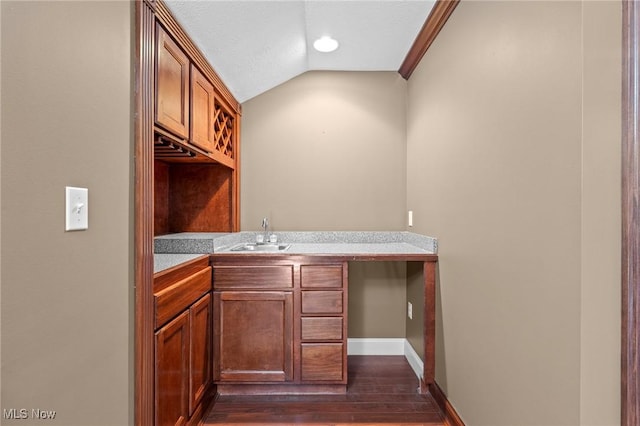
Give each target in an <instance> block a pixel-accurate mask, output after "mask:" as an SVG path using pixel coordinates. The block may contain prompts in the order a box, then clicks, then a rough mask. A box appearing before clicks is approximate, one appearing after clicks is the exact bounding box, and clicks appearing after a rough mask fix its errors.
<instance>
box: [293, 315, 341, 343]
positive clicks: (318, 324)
mask: <svg viewBox="0 0 640 426" xmlns="http://www.w3.org/2000/svg"><path fill="white" fill-rule="evenodd" d="M302 340H342V318H341V317H308V318H302Z"/></svg>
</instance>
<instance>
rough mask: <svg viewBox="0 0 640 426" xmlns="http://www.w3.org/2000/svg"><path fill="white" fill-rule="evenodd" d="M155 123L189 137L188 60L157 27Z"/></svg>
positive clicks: (161, 29) (159, 27)
mask: <svg viewBox="0 0 640 426" xmlns="http://www.w3.org/2000/svg"><path fill="white" fill-rule="evenodd" d="M156 28H157V34H158V38H157V44H156V46H157V49H158V50H157V55H156V123H157V124H159V125H161V126H162V127H164V128H166V129H167V130H170V131H172V132H173V133H175V134H176V135H178V136H180V137H183V138H185V139H186V138H188V137H189V58H188V57H187V55H186V54H185V53H184V52H183V51H182V49H180V47H179V46H178V45H177V44H176V42H174V41H173V39H172V38H171V37H170V36H169V34H167V32H166V31H165V30H164V29H163V28H162V27H161V26H160V25H158V26H157V27H156Z"/></svg>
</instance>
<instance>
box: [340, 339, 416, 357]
mask: <svg viewBox="0 0 640 426" xmlns="http://www.w3.org/2000/svg"><path fill="white" fill-rule="evenodd" d="M405 340H406V339H403V338H364V339H362V338H349V339H348V340H347V342H348V343H347V354H348V355H404V341H405Z"/></svg>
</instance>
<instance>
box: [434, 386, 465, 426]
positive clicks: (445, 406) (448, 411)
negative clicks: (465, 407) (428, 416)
mask: <svg viewBox="0 0 640 426" xmlns="http://www.w3.org/2000/svg"><path fill="white" fill-rule="evenodd" d="M429 393H430V394H431V396H432V397H433V400H434V401H435V402H436V404H438V407H439V408H440V411H441V412H442V415H443V416H444V419H443V424H444V426H465V424H464V422H463V421H462V419H461V418H460V416H459V415H458V413H457V412H456V410H455V408H453V405H451V403H450V402H449V400H448V399H447V396H446V395H445V394H444V392H443V391H442V389H440V386H438V384H437V383H436V382H433V383H430V384H429Z"/></svg>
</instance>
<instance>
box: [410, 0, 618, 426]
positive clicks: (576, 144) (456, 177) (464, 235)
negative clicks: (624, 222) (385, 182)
mask: <svg viewBox="0 0 640 426" xmlns="http://www.w3.org/2000/svg"><path fill="white" fill-rule="evenodd" d="M619 8H620V5H619V4H618V3H617V2H611V3H606V4H604V3H597V2H593V3H592V2H585V3H584V8H583V4H582V3H580V2H537V1H536V2H527V1H523V2H485V1H482V2H465V1H463V2H461V3H460V4H459V6H458V7H457V9H456V10H455V11H454V13H453V15H452V16H451V18H450V20H449V21H448V23H447V25H446V26H445V28H444V29H443V31H442V32H441V33H440V35H439V36H438V39H437V40H436V41H435V43H434V44H433V45H432V47H431V49H430V50H429V52H428V53H427V55H426V56H425V57H424V58H423V60H422V62H421V64H420V65H419V67H418V68H417V70H416V71H415V73H414V74H413V76H412V77H411V78H410V80H409V89H408V90H409V92H408V97H409V102H408V120H407V121H408V130H407V158H408V163H407V176H408V177H407V194H408V195H407V204H408V208H410V209H413V211H414V222H415V224H416V227H415V229H416V231H418V232H422V233H425V234H428V235H434V236H437V237H438V238H439V239H440V241H439V243H440V253H439V254H440V261H439V279H438V291H439V299H438V308H439V311H438V321H439V328H438V341H437V343H438V353H437V360H436V363H437V366H436V367H437V368H436V369H437V371H436V381H437V382H438V383H439V384H440V386H441V387H442V388H443V389H444V390H445V392H446V393H447V394H448V397H449V400H450V401H451V402H452V403H453V405H454V406H455V408H456V409H457V411H458V413H459V414H460V415H461V416H462V418H463V420H464V421H465V422H466V424H468V425H491V426H500V425H505V426H507V425H509V426H510V425H515V424H518V425H536V426H537V425H578V424H585V425H586V424H594V425H595V424H598V425H613V424H618V423H619V398H620V397H619V391H618V387H619V383H620V377H619V373H618V371H619V331H618V330H619V318H620V312H619V286H620V281H619V252H618V245H619V219H618V218H619V186H620V182H619V175H620V174H619V165H618V164H619V160H618V159H619V145H620V137H619V130H618V129H619V125H620V109H619V105H620V104H619V91H620V73H619V64H620V60H619V53H618V52H619V34H620V13H619ZM605 61H611V64H606V63H605ZM595 259H598V260H599V262H598V263H596V262H595Z"/></svg>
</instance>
